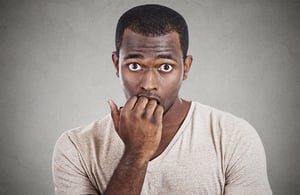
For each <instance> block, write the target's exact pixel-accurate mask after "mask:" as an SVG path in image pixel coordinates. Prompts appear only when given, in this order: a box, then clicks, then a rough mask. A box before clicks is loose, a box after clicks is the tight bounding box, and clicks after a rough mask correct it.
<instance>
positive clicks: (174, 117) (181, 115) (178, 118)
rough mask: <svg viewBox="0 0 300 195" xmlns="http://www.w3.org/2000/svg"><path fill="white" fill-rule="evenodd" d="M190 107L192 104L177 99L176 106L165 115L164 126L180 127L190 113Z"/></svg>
mask: <svg viewBox="0 0 300 195" xmlns="http://www.w3.org/2000/svg"><path fill="white" fill-rule="evenodd" d="M190 105H191V102H188V101H186V100H183V99H180V98H177V99H176V101H175V102H174V104H173V105H172V106H171V107H170V109H169V110H168V111H167V112H166V113H165V115H164V118H163V126H164V127H169V126H174V125H176V126H180V124H181V123H182V121H183V120H184V119H185V117H186V115H187V113H188V111H189V108H190ZM178 123H179V124H178Z"/></svg>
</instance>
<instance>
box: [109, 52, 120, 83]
mask: <svg viewBox="0 0 300 195" xmlns="http://www.w3.org/2000/svg"><path fill="white" fill-rule="evenodd" d="M111 58H112V61H113V64H114V66H115V69H116V75H117V77H119V57H118V55H117V52H115V51H114V52H113V53H112V55H111Z"/></svg>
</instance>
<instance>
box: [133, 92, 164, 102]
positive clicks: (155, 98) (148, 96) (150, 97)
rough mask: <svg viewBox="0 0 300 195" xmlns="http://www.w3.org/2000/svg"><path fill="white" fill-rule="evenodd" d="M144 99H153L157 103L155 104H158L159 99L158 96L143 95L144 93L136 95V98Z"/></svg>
mask: <svg viewBox="0 0 300 195" xmlns="http://www.w3.org/2000/svg"><path fill="white" fill-rule="evenodd" d="M142 96H143V97H146V98H148V99H150V100H151V99H153V100H156V101H157V103H158V104H160V97H159V96H158V95H156V94H152V93H151V94H145V93H140V94H138V95H137V97H142Z"/></svg>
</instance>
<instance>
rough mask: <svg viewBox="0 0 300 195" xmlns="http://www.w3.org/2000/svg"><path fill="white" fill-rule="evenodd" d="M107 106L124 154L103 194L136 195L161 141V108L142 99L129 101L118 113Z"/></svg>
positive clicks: (113, 105) (116, 109)
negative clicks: (123, 146) (122, 144)
mask: <svg viewBox="0 0 300 195" xmlns="http://www.w3.org/2000/svg"><path fill="white" fill-rule="evenodd" d="M109 105H110V108H111V115H112V118H113V121H114V125H115V129H116V131H117V133H118V134H119V136H120V137H121V139H122V140H123V142H124V144H125V151H124V154H123V156H122V158H121V160H120V162H119V164H118V166H117V168H116V169H115V171H114V174H113V176H112V177H111V179H110V182H109V183H108V186H107V188H106V191H105V192H104V194H105V195H109V194H140V192H141V190H142V187H143V182H144V178H145V174H146V170H147V166H148V162H149V160H150V159H151V158H152V156H153V155H154V153H155V152H156V150H157V148H158V146H159V143H160V140H161V134H162V117H163V108H162V106H160V105H158V104H157V102H156V101H155V100H149V99H148V98H146V97H140V98H137V97H132V98H130V99H129V100H128V101H127V103H126V104H125V106H124V108H123V109H122V110H121V111H119V110H118V108H117V106H116V104H115V103H114V102H112V101H110V102H109Z"/></svg>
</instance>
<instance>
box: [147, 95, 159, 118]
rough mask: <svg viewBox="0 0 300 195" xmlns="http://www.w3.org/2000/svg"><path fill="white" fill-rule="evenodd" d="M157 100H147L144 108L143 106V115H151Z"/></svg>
mask: <svg viewBox="0 0 300 195" xmlns="http://www.w3.org/2000/svg"><path fill="white" fill-rule="evenodd" d="M157 104H158V103H157V101H156V100H154V99H152V100H149V102H148V104H147V105H146V108H145V115H146V116H152V115H153V113H154V111H155V109H156V106H157Z"/></svg>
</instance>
